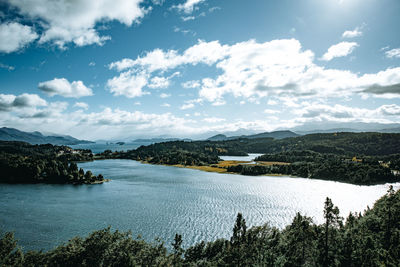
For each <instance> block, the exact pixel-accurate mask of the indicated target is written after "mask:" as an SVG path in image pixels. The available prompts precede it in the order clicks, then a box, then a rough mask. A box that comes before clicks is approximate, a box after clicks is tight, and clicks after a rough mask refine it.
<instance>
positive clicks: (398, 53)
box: [385, 48, 400, 58]
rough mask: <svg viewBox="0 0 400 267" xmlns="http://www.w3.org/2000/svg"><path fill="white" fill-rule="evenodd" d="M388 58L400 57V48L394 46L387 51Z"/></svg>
mask: <svg viewBox="0 0 400 267" xmlns="http://www.w3.org/2000/svg"><path fill="white" fill-rule="evenodd" d="M385 55H386V57H387V58H400V48H394V49H391V50H389V51H386V52H385Z"/></svg>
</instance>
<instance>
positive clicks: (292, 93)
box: [110, 39, 400, 105]
mask: <svg viewBox="0 0 400 267" xmlns="http://www.w3.org/2000/svg"><path fill="white" fill-rule="evenodd" d="M341 44H344V49H343V51H342V49H341V48H340V47H341V46H342V45H341ZM341 44H339V46H337V48H335V49H330V50H329V51H328V55H327V56H326V57H327V58H333V57H334V56H335V57H337V56H344V55H345V54H348V53H350V52H351V51H352V50H353V49H354V47H356V46H357V43H348V42H342V43H341ZM197 64H203V65H206V66H209V67H210V68H214V73H218V74H217V75H216V77H207V76H206V77H203V78H202V80H200V81H199V80H193V81H188V82H184V83H182V84H181V85H182V87H184V88H199V97H200V98H201V99H204V100H208V101H210V102H212V103H214V104H216V105H218V104H223V103H224V102H223V100H222V98H223V97H224V95H226V94H232V95H233V96H234V97H242V98H246V99H248V100H250V99H259V98H261V97H274V98H275V99H276V100H282V99H284V98H297V99H299V98H311V97H316V96H318V97H320V98H326V97H336V96H337V95H338V94H339V95H341V96H342V97H349V96H350V95H352V94H357V93H361V94H372V95H374V96H380V97H393V95H394V96H400V90H399V89H398V88H399V86H400V68H389V69H386V70H383V71H381V72H379V73H372V74H364V75H359V74H356V73H353V72H351V71H348V70H338V69H328V68H325V67H321V66H318V65H317V64H316V63H315V62H314V53H313V52H312V51H310V50H304V49H302V47H301V44H300V42H299V41H298V40H296V39H283V40H273V41H270V42H264V43H258V42H256V41H255V40H249V41H246V42H240V43H236V44H233V45H222V44H220V43H219V42H218V41H212V42H205V41H201V40H200V41H199V42H198V43H197V44H195V45H194V46H192V47H189V48H188V49H186V50H184V51H182V52H179V51H177V50H167V51H163V50H161V49H155V50H153V51H149V52H146V53H145V54H144V55H143V56H141V57H138V58H136V59H124V60H121V61H118V62H114V63H111V64H110V68H114V69H117V70H119V71H125V72H124V73H129V72H131V73H142V72H143V73H146V75H148V76H149V77H151V76H152V75H154V73H164V72H167V71H171V70H174V69H176V68H182V67H184V66H187V67H189V66H194V65H197ZM121 75H123V74H121ZM286 103H288V104H289V102H288V101H286ZM291 104H293V103H291Z"/></svg>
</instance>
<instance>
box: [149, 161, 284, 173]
mask: <svg viewBox="0 0 400 267" xmlns="http://www.w3.org/2000/svg"><path fill="white" fill-rule="evenodd" d="M142 163H146V164H148V162H147V161H142ZM246 163H247V164H248V163H250V161H240V160H224V161H220V162H218V163H217V164H211V165H208V166H189V165H181V164H176V165H165V166H173V167H178V168H189V169H194V170H200V171H206V172H217V173H229V172H227V169H228V167H230V166H236V165H239V164H246ZM289 164H290V163H287V162H278V161H258V162H257V163H256V164H248V165H265V166H271V165H289ZM267 175H268V176H280V174H267Z"/></svg>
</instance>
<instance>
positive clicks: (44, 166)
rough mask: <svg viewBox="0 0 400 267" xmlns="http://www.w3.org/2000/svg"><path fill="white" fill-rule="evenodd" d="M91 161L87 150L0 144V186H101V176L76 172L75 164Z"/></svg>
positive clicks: (17, 143)
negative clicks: (98, 184)
mask: <svg viewBox="0 0 400 267" xmlns="http://www.w3.org/2000/svg"><path fill="white" fill-rule="evenodd" d="M92 159H93V155H92V152H91V151H90V150H73V149H71V148H70V147H67V146H53V145H50V144H47V145H31V144H28V143H25V142H7V141H0V172H1V176H0V183H57V184H65V183H71V184H93V183H102V182H103V181H104V178H103V176H102V175H101V174H100V175H98V176H94V175H93V174H92V173H91V172H90V171H87V172H84V170H83V169H79V170H78V166H77V165H76V163H75V161H88V160H92Z"/></svg>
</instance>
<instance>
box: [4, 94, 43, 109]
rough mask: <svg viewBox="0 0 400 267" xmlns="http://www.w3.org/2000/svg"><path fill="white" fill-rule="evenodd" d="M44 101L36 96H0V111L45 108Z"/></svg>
mask: <svg viewBox="0 0 400 267" xmlns="http://www.w3.org/2000/svg"><path fill="white" fill-rule="evenodd" d="M46 105H47V102H46V100H44V99H42V98H40V96H38V95H36V94H27V93H25V94H21V95H18V96H16V95H6V94H0V111H12V110H15V109H22V108H36V107H40V106H46Z"/></svg>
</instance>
